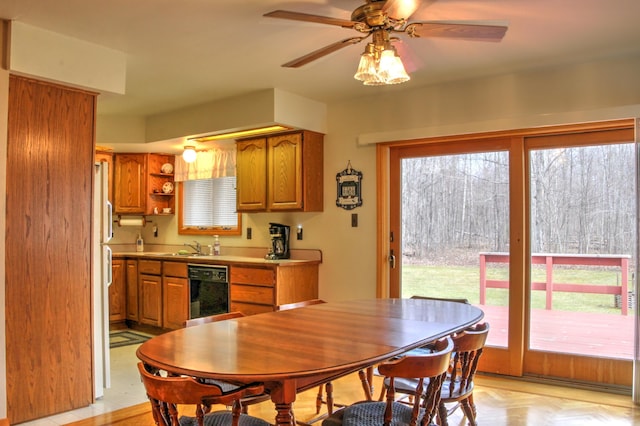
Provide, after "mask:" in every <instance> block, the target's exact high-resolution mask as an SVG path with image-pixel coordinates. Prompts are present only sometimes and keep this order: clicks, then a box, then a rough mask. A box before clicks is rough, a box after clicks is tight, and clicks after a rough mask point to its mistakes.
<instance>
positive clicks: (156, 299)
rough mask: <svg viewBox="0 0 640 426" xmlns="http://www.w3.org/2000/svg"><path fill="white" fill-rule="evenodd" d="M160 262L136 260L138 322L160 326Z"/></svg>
mask: <svg viewBox="0 0 640 426" xmlns="http://www.w3.org/2000/svg"><path fill="white" fill-rule="evenodd" d="M161 271H162V262H161V261H159V260H142V259H141V260H138V273H139V275H138V297H139V299H138V308H139V312H138V315H139V320H138V321H139V322H140V324H146V325H152V326H155V327H162V276H161Z"/></svg>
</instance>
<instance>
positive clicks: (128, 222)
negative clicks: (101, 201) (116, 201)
mask: <svg viewBox="0 0 640 426" xmlns="http://www.w3.org/2000/svg"><path fill="white" fill-rule="evenodd" d="M118 225H119V226H144V218H143V217H128V218H122V219H120V220H119V221H118Z"/></svg>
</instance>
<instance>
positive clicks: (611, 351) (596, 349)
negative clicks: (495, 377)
mask: <svg viewBox="0 0 640 426" xmlns="http://www.w3.org/2000/svg"><path fill="white" fill-rule="evenodd" d="M476 306H477V307H478V308H480V309H482V310H483V311H484V314H485V317H484V320H485V321H487V322H489V323H490V324H491V331H490V333H489V338H488V341H487V345H489V346H503V347H506V346H507V307H506V306H488V305H476ZM531 317H532V319H533V327H532V328H533V329H532V332H531V348H532V349H535V350H540V351H552V352H564V353H572V354H582V355H590V356H593V354H598V356H601V357H605V358H621V359H633V342H634V338H633V332H634V321H635V310H630V312H629V315H619V314H618V315H614V314H611V315H610V314H593V313H585V312H566V311H559V310H545V309H534V310H533V311H532V313H531ZM613 342H615V344H612V343H613Z"/></svg>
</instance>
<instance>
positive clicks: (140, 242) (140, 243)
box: [136, 234, 144, 251]
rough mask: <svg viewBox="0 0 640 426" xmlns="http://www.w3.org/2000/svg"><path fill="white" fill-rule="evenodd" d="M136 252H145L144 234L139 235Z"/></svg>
mask: <svg viewBox="0 0 640 426" xmlns="http://www.w3.org/2000/svg"><path fill="white" fill-rule="evenodd" d="M136 251H144V240H143V239H142V234H138V238H137V239H136Z"/></svg>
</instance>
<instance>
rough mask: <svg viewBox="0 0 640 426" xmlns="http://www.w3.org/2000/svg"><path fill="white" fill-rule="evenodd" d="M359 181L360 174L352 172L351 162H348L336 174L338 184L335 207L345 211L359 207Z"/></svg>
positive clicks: (360, 199)
mask: <svg viewBox="0 0 640 426" xmlns="http://www.w3.org/2000/svg"><path fill="white" fill-rule="evenodd" d="M361 181H362V172H359V171H357V170H354V169H353V168H352V167H351V161H349V162H348V164H347V168H346V169H344V170H343V171H341V172H339V173H338V174H336V182H337V184H338V197H337V199H336V206H338V207H342V208H343V209H345V210H353V209H355V208H356V207H360V206H361V205H362V192H361Z"/></svg>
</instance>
